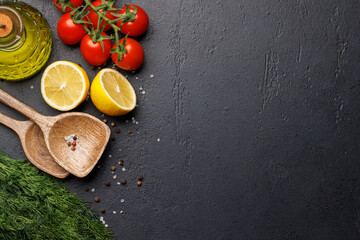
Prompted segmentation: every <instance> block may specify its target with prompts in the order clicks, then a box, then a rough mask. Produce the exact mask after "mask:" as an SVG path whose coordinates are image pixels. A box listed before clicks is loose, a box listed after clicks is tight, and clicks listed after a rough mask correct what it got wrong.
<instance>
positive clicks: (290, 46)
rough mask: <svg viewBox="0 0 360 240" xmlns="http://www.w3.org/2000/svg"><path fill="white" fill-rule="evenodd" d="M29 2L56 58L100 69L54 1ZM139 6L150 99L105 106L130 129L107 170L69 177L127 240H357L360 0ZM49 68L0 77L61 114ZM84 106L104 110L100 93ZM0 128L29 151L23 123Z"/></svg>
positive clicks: (4, 142) (5, 143) (7, 144)
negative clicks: (66, 28)
mask: <svg viewBox="0 0 360 240" xmlns="http://www.w3.org/2000/svg"><path fill="white" fill-rule="evenodd" d="M26 2H29V3H30V2H31V3H32V5H33V6H35V7H37V8H38V9H39V10H40V11H41V12H43V13H44V15H45V17H46V18H47V19H48V21H49V23H50V25H51V27H52V31H53V39H54V44H53V52H52V54H51V57H50V60H49V62H48V64H50V63H52V62H54V61H56V60H69V61H73V62H77V63H80V64H81V65H82V66H83V67H84V68H85V70H86V71H87V72H88V74H89V77H90V79H92V78H93V77H94V76H95V74H96V72H97V71H93V70H91V69H90V66H89V65H88V64H87V63H86V62H85V61H84V60H83V59H82V57H81V54H80V50H79V47H78V46H75V47H69V46H66V45H64V44H63V43H61V42H60V41H59V39H58V37H57V34H56V22H57V20H58V19H59V17H60V15H61V14H60V12H58V11H57V10H55V8H54V7H53V6H52V1H49V0H47V1H44V0H33V1H30V0H27V1H26ZM130 3H137V4H139V5H140V6H142V7H143V8H144V9H145V10H146V11H147V12H148V14H149V16H150V27H149V29H148V32H147V33H146V35H145V36H143V37H141V38H140V39H139V41H140V43H141V44H142V45H143V47H144V49H145V53H146V61H145V64H144V66H143V67H142V68H141V69H140V70H139V71H138V72H136V73H135V74H132V73H125V74H126V75H128V78H129V80H130V81H131V83H132V84H133V85H134V87H135V89H136V91H137V95H138V104H139V107H138V108H136V110H135V111H134V112H133V113H131V114H130V115H127V116H125V117H117V118H110V117H109V118H108V117H106V118H107V119H109V122H112V121H114V122H116V123H117V126H118V127H119V128H120V129H121V131H122V132H121V133H120V134H115V133H113V134H114V136H116V141H115V142H111V143H110V144H109V146H108V147H107V150H106V152H105V154H104V156H103V158H102V159H101V160H100V162H99V166H101V168H100V169H98V168H96V169H95V170H94V171H93V172H92V173H91V174H90V175H89V176H88V177H86V178H84V179H78V178H76V177H69V178H68V179H66V180H65V181H64V182H65V183H66V184H67V185H68V186H69V189H70V191H71V192H74V193H76V194H77V195H78V196H80V197H81V198H83V199H84V200H86V201H89V202H91V205H92V207H93V208H94V209H95V211H96V212H98V213H99V214H100V215H103V216H104V218H105V220H106V222H107V224H109V228H110V229H111V230H113V231H114V233H115V235H116V239H201V240H202V239H327V240H328V239H347V240H348V239H359V238H360V195H359V194H360V182H359V180H360V178H359V176H360V164H359V154H360V137H359V130H360V126H359V120H360V119H359V118H360V110H359V101H360V94H359V92H360V91H359V90H360V89H359V87H360V79H359V78H360V74H359V69H360V44H359V39H360V21H359V16H360V2H359V1H355V0H349V1H335V0H319V1H309V0H296V1H285V0H276V1H258V0H253V1H243V0H229V1H203V0H200V1H199V0H196V1H195V0H187V1H184V0H180V1H174V0H172V1H165V0H154V1H144V2H141V1H130ZM150 74H154V77H153V78H150ZM41 75H42V72H40V73H39V74H38V75H36V76H35V77H33V78H31V79H29V80H27V81H24V82H20V83H9V82H0V88H1V89H3V90H5V91H7V92H9V93H10V94H12V95H14V96H15V97H17V98H18V99H19V100H21V101H23V102H25V103H26V104H28V105H30V106H31V107H33V108H34V109H36V110H38V111H39V112H40V113H43V114H47V115H55V114H58V113H59V112H58V111H56V110H53V109H51V108H50V107H49V106H48V105H46V103H45V102H44V101H43V99H42V97H41V95H40V89H39V87H40V78H41ZM137 78H138V79H137ZM31 85H33V86H34V89H33V90H30V86H31ZM140 87H143V89H144V90H145V92H146V93H145V95H142V94H141V93H140V92H141V91H139V90H138V89H139V88H140ZM0 110H1V112H4V113H6V114H9V115H10V116H13V117H16V118H19V119H20V118H22V117H21V116H20V115H19V114H17V113H15V112H14V111H13V110H10V109H8V108H6V107H4V106H3V105H2V104H1V106H0ZM76 110H77V111H84V112H87V113H90V114H95V115H96V116H97V117H100V118H101V113H99V112H98V111H97V110H96V109H95V108H94V106H93V105H92V103H91V102H90V101H87V102H85V103H84V104H82V105H81V106H80V107H79V108H78V109H76ZM132 117H134V118H135V119H136V121H138V124H133V123H132ZM126 120H129V123H126ZM113 130H114V129H113ZM128 130H131V131H133V133H134V135H133V136H132V137H129V136H128V134H127V131H128ZM0 134H1V139H0V148H1V149H2V150H3V151H4V152H5V153H7V154H9V155H10V156H11V157H14V158H23V157H24V154H23V151H22V149H21V146H20V143H19V141H18V139H17V137H16V135H15V133H13V132H12V131H11V130H9V129H7V128H5V127H3V126H0ZM158 138H159V139H160V142H158V141H157V139H158ZM119 148H122V152H119V151H118V149H119ZM109 155H112V157H110V156H109ZM121 159H123V160H124V162H125V168H126V171H125V172H123V171H122V170H121V167H120V165H118V164H117V163H118V162H119V161H120V160H121ZM112 165H116V166H117V169H116V171H115V173H114V174H112V173H111V170H110V167H111V166H112ZM115 174H116V176H117V179H116V180H114V179H113V178H112V176H113V175H115ZM139 174H141V175H143V176H144V181H143V185H142V186H141V187H137V185H136V181H137V176H138V175H139ZM122 178H125V179H126V180H127V184H126V185H117V184H116V183H117V182H120V180H121V179H122ZM106 181H110V182H111V186H110V187H107V186H105V182H106ZM84 187H89V188H90V189H92V188H95V192H94V193H92V192H91V191H89V192H85V191H84ZM95 196H99V197H100V202H99V203H95V202H94V197H95ZM121 199H124V200H125V202H123V203H121ZM102 208H105V209H106V213H105V214H101V212H100V210H101V209H102ZM113 211H116V212H117V213H116V214H113ZM120 211H123V213H122V214H120Z"/></svg>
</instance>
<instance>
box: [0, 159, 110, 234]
mask: <svg viewBox="0 0 360 240" xmlns="http://www.w3.org/2000/svg"><path fill="white" fill-rule="evenodd" d="M111 235H112V233H111V232H110V231H109V230H108V229H107V228H105V227H104V225H103V224H102V223H101V222H100V221H99V219H98V217H97V216H96V215H95V213H94V212H93V211H92V209H91V208H90V207H89V205H88V204H87V203H85V202H84V201H83V200H81V199H80V198H79V197H77V196H76V195H74V194H72V193H69V192H68V191H67V189H66V186H65V185H64V184H62V183H61V182H59V181H57V180H56V179H55V178H53V177H51V176H49V175H47V174H45V173H43V172H41V171H39V170H38V169H37V168H35V167H33V166H31V165H30V163H29V162H28V161H26V160H14V159H10V158H9V157H7V156H6V155H5V154H4V153H2V152H0V239H9V240H14V239H17V240H21V239H31V240H35V239H69V240H70V239H71V240H73V239H76V240H85V239H86V240H89V239H110V238H111V237H110V236H111Z"/></svg>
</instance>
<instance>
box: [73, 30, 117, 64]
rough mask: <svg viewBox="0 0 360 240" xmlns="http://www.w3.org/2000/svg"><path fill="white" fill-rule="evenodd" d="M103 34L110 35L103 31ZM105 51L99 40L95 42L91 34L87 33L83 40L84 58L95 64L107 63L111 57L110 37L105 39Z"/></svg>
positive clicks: (81, 49) (81, 45) (81, 46)
mask: <svg viewBox="0 0 360 240" xmlns="http://www.w3.org/2000/svg"><path fill="white" fill-rule="evenodd" d="M101 35H102V36H108V35H107V34H106V33H104V32H103V33H102V34H101ZM103 43H104V51H103V49H102V47H101V44H100V43H99V42H96V43H94V42H93V41H92V39H91V38H90V37H89V35H87V34H86V35H85V36H84V37H83V39H82V40H81V44H80V51H81V55H82V56H83V58H84V59H85V60H86V61H87V62H88V63H89V64H91V65H93V66H99V65H101V64H104V63H106V61H107V60H108V59H109V57H110V49H111V41H110V39H106V40H103Z"/></svg>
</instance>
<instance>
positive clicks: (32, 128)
mask: <svg viewBox="0 0 360 240" xmlns="http://www.w3.org/2000/svg"><path fill="white" fill-rule="evenodd" d="M0 123H2V124H4V125H5V126H7V127H9V128H11V129H12V130H14V131H15V132H16V134H17V135H18V136H19V138H20V142H21V145H22V147H23V149H24V153H25V155H26V157H27V159H28V160H29V161H30V162H31V163H32V164H34V166H35V167H37V168H39V169H40V170H42V171H44V172H46V173H48V174H50V175H52V176H54V177H57V178H65V177H67V176H68V175H69V172H68V171H66V170H65V169H64V168H62V167H61V166H60V165H59V164H57V163H56V162H55V160H54V158H53V157H52V156H51V154H50V153H49V150H48V148H47V146H46V143H45V140H44V135H43V133H42V131H41V129H40V127H39V126H38V125H36V124H35V123H34V122H33V121H18V120H15V119H12V118H10V117H8V116H6V115H4V114H2V113H0Z"/></svg>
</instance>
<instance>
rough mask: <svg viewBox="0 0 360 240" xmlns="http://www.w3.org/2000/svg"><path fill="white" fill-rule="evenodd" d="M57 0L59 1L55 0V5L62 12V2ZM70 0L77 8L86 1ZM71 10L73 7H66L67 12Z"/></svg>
mask: <svg viewBox="0 0 360 240" xmlns="http://www.w3.org/2000/svg"><path fill="white" fill-rule="evenodd" d="M56 1H57V0H53V3H54V5H55V7H56V8H57V9H58V10H59V11H60V12H62V8H61V5H60V3H58V4H56ZM70 2H71V4H72V5H73V6H74V7H75V8H77V7H79V6H81V5H82V4H83V3H84V0H70ZM69 11H71V8H70V7H66V8H65V12H69Z"/></svg>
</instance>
